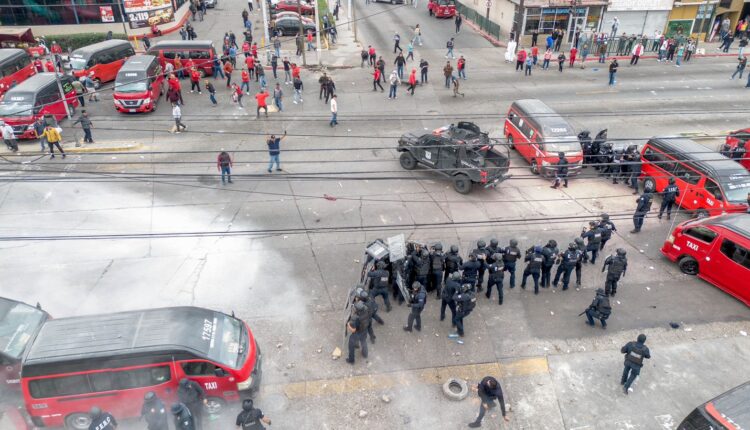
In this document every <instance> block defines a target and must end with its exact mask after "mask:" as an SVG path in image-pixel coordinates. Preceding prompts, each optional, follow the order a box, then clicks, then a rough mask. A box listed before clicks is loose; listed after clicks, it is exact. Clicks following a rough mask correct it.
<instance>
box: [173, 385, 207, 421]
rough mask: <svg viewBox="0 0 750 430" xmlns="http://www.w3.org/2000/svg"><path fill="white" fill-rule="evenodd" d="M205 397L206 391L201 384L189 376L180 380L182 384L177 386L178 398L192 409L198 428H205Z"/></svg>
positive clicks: (191, 413) (191, 412)
mask: <svg viewBox="0 0 750 430" xmlns="http://www.w3.org/2000/svg"><path fill="white" fill-rule="evenodd" d="M205 398H206V392H205V391H204V390H203V387H201V386H200V384H198V383H197V382H195V381H191V380H189V379H187V378H182V379H181V380H180V385H179V387H178V388H177V399H178V400H179V401H180V403H182V404H183V405H185V407H187V408H188V409H190V415H192V416H193V425H195V428H196V429H198V430H200V429H201V428H203V427H202V426H203V400H204V399H205Z"/></svg>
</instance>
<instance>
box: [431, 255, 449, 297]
mask: <svg viewBox="0 0 750 430" xmlns="http://www.w3.org/2000/svg"><path fill="white" fill-rule="evenodd" d="M430 267H431V273H430V285H429V287H428V290H429V291H432V290H435V296H436V298H438V299H439V298H440V290H441V288H442V286H443V272H444V271H445V254H443V245H442V244H441V243H436V244H435V246H433V247H432V253H431V254H430Z"/></svg>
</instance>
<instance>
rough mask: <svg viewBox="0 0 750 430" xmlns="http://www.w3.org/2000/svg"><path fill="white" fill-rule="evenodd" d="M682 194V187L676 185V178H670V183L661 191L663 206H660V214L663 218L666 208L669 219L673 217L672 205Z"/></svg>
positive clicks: (659, 216) (658, 216)
mask: <svg viewBox="0 0 750 430" xmlns="http://www.w3.org/2000/svg"><path fill="white" fill-rule="evenodd" d="M679 196H680V188H679V187H678V186H677V185H676V181H675V179H674V178H669V184H668V185H667V186H666V187H665V188H664V190H662V192H661V206H659V215H657V218H659V219H661V217H662V216H663V215H664V210H665V209H666V211H667V220H669V219H671V218H672V207H673V206H674V205H675V204H676V203H677V197H679Z"/></svg>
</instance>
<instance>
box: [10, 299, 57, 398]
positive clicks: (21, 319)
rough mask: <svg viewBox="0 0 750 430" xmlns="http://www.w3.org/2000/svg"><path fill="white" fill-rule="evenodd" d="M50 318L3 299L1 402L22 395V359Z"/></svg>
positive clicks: (14, 301)
mask: <svg viewBox="0 0 750 430" xmlns="http://www.w3.org/2000/svg"><path fill="white" fill-rule="evenodd" d="M48 318H49V314H48V313H47V312H44V311H43V310H41V309H40V308H39V307H38V305H37V307H34V306H31V305H27V304H26V303H23V302H18V301H16V300H11V299H6V298H5V297H0V365H1V367H0V400H2V402H3V403H5V401H6V400H9V397H11V396H20V394H21V375H20V373H21V359H22V358H23V354H24V353H25V352H26V348H27V347H28V346H29V344H30V343H31V340H32V339H33V338H34V336H36V334H37V332H38V331H39V329H40V328H41V327H42V324H44V322H45V321H47V319H48Z"/></svg>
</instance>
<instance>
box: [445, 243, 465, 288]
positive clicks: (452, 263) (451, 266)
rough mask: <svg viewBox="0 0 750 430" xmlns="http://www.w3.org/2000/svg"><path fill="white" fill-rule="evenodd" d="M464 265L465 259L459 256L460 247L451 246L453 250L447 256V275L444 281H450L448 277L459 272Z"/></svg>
mask: <svg viewBox="0 0 750 430" xmlns="http://www.w3.org/2000/svg"><path fill="white" fill-rule="evenodd" d="M463 264H464V259H463V258H461V256H460V255H458V246H456V245H451V250H450V252H449V253H448V255H446V256H445V274H444V275H443V281H446V280H447V279H448V275H450V274H451V273H453V272H457V271H458V270H460V269H461V266H463Z"/></svg>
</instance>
